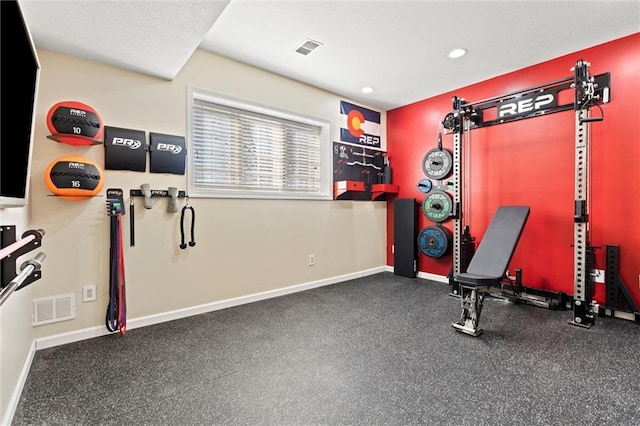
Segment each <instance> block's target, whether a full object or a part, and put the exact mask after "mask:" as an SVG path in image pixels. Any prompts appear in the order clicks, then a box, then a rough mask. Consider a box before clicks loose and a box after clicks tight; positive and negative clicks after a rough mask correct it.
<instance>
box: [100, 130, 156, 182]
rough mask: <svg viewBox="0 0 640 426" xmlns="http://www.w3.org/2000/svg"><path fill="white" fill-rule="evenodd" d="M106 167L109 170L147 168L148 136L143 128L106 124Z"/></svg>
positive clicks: (141, 170)
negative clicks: (134, 128) (124, 127)
mask: <svg viewBox="0 0 640 426" xmlns="http://www.w3.org/2000/svg"><path fill="white" fill-rule="evenodd" d="M104 168H105V169H107V170H131V171H134V172H144V171H146V169H147V136H146V133H145V132H144V131H142V130H132V129H123V128H120V127H110V126H105V128H104Z"/></svg>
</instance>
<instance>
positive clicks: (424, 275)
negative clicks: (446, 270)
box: [385, 265, 449, 284]
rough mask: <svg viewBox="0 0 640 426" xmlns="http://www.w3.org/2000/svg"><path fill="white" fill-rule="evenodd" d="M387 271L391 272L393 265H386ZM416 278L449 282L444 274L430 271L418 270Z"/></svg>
mask: <svg viewBox="0 0 640 426" xmlns="http://www.w3.org/2000/svg"><path fill="white" fill-rule="evenodd" d="M385 270H386V271H387V272H393V266H390V265H387V266H386V267H385ZM417 277H418V278H422V279H423V280H430V281H437V282H439V283H445V284H449V278H447V277H445V276H444V275H438V274H432V273H430V272H418V276H417Z"/></svg>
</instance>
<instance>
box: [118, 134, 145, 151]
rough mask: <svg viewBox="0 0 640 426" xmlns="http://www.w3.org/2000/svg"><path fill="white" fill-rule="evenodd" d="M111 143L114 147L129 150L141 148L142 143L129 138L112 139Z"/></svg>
mask: <svg viewBox="0 0 640 426" xmlns="http://www.w3.org/2000/svg"><path fill="white" fill-rule="evenodd" d="M111 143H112V144H113V145H116V146H128V147H129V148H131V149H138V148H140V147H141V146H142V142H140V141H139V140H137V139H129V138H117V137H114V138H113V140H112V141H111Z"/></svg>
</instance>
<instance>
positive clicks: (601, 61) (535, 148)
mask: <svg viewBox="0 0 640 426" xmlns="http://www.w3.org/2000/svg"><path fill="white" fill-rule="evenodd" d="M578 59H584V60H586V61H588V62H590V63H591V68H590V71H591V73H592V74H593V75H597V74H601V73H605V72H610V73H611V102H610V103H608V104H605V105H603V106H602V108H603V110H604V114H605V118H604V121H602V122H596V123H593V124H591V145H590V146H591V167H590V177H591V195H590V197H589V208H590V236H591V243H592V244H593V245H595V246H603V248H602V249H601V250H598V251H597V252H596V254H597V256H596V266H597V267H598V268H599V269H604V268H605V256H604V254H605V253H604V251H605V250H604V245H605V244H619V245H620V259H621V262H620V272H621V276H622V278H623V280H624V282H625V283H626V284H627V287H629V289H630V291H631V292H632V294H633V296H634V298H635V301H636V303H638V304H640V288H639V282H638V281H639V275H640V33H636V34H634V35H631V36H628V37H624V38H621V39H617V40H613V41H611V42H608V43H605V44H602V45H598V46H595V47H592V48H589V49H586V50H583V51H579V52H576V53H573V54H570V55H566V56H563V57H560V58H557V59H553V60H551V61H548V62H544V63H541V64H538V65H535V66H532V67H529V68H525V69H522V70H519V71H516V72H513V73H509V74H506V75H502V76H499V77H496V78H493V79H491V80H487V81H483V82H481V83H477V84H474V85H471V86H468V87H464V88H461V89H458V90H455V91H452V92H448V93H444V94H442V95H439V96H436V97H433V98H429V99H425V100H423V101H420V102H416V103H413V104H410V105H407V106H404V107H401V108H397V109H394V110H391V111H388V113H387V149H388V153H389V155H390V160H391V166H392V167H393V178H394V183H395V184H397V185H399V187H400V192H399V194H398V197H400V198H411V197H414V198H415V199H416V200H419V201H420V202H421V201H422V199H423V198H424V195H425V194H423V193H421V192H420V191H419V190H418V187H417V183H418V181H419V180H420V179H422V178H424V177H425V175H424V173H423V171H422V160H423V157H424V155H425V154H426V153H427V151H429V150H430V149H432V148H435V147H436V146H437V132H438V126H439V123H440V122H441V121H442V120H443V118H444V116H445V115H446V114H447V113H449V112H451V111H452V104H451V97H452V96H454V95H455V96H458V97H462V98H464V99H465V100H466V101H467V102H475V101H478V100H481V99H486V98H491V97H494V96H500V95H502V94H506V93H511V92H516V91H519V90H522V89H526V88H528V87H533V86H536V85H540V84H545V83H549V82H552V81H556V80H559V79H562V78H566V77H571V76H572V75H573V72H571V71H570V68H571V67H572V66H574V65H575V63H576V61H577V60H578ZM460 66H464V59H463V60H462V61H461V62H460ZM469 72H473V70H469ZM597 114H599V111H598V109H597V108H594V109H593V112H592V115H597ZM574 119H575V113H574V111H566V112H559V113H554V114H550V115H548V116H540V117H535V118H529V119H525V120H521V121H517V122H512V123H505V124H501V125H496V126H492V127H487V128H481V129H475V130H472V131H471V140H470V142H469V143H467V148H466V149H467V150H468V151H467V153H468V156H467V158H468V159H470V162H469V165H468V167H467V168H465V169H463V170H464V172H463V173H464V174H465V175H466V178H467V180H466V188H467V189H470V191H469V192H465V193H467V194H470V203H468V204H467V207H468V208H469V210H470V211H466V209H465V212H466V215H467V216H466V217H467V218H468V224H469V225H470V229H471V233H472V235H473V236H475V237H476V244H477V243H478V242H479V241H480V240H481V238H482V235H483V233H484V231H485V229H486V227H487V225H488V223H489V221H490V220H491V217H492V216H493V213H494V212H495V210H496V208H497V207H498V206H500V205H507V204H523V205H529V206H530V207H531V214H530V216H529V221H528V223H527V226H526V227H525V230H524V232H523V234H522V237H521V240H520V244H519V245H518V248H517V249H516V252H515V254H514V257H513V260H512V262H511V266H510V268H511V270H512V271H513V269H514V268H522V272H523V283H524V285H526V286H528V287H535V288H541V289H546V290H554V291H563V292H565V293H567V294H570V295H572V294H573V249H572V247H571V244H572V243H573V229H574V225H573V209H574V140H575V129H574V127H575V126H574ZM466 141H468V139H467V138H465V142H466ZM443 142H444V146H445V147H446V148H448V149H449V150H451V149H452V136H451V135H445V136H444V137H443ZM392 207H393V206H392V203H389V206H388V208H387V230H388V231H387V233H388V235H387V236H388V247H387V259H388V262H387V263H388V264H389V265H393V254H392V253H391V245H392V244H393V208H392ZM433 224H434V223H433V222H431V221H429V220H427V218H426V217H425V216H424V215H423V214H422V213H421V214H420V229H422V228H424V227H426V226H429V225H433ZM444 226H446V227H447V228H449V229H453V223H452V221H446V222H444ZM451 260H452V256H451V254H449V255H447V256H445V257H443V258H441V259H433V258H430V257H427V256H425V255H423V254H422V253H420V259H419V262H418V270H419V271H421V272H429V273H433V274H438V275H447V273H448V272H449V269H450V268H451ZM596 299H597V300H598V301H599V302H600V303H602V302H604V286H603V285H600V284H597V285H596Z"/></svg>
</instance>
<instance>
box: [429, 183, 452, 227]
mask: <svg viewBox="0 0 640 426" xmlns="http://www.w3.org/2000/svg"><path fill="white" fill-rule="evenodd" d="M452 210H453V200H452V199H451V196H450V195H449V194H447V193H446V192H444V191H432V192H431V193H430V194H427V195H426V196H425V197H424V200H423V201H422V211H423V213H424V215H425V216H426V217H427V219H429V220H430V221H432V222H436V223H440V222H444V221H445V220H447V219H449V217H451V212H452Z"/></svg>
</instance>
